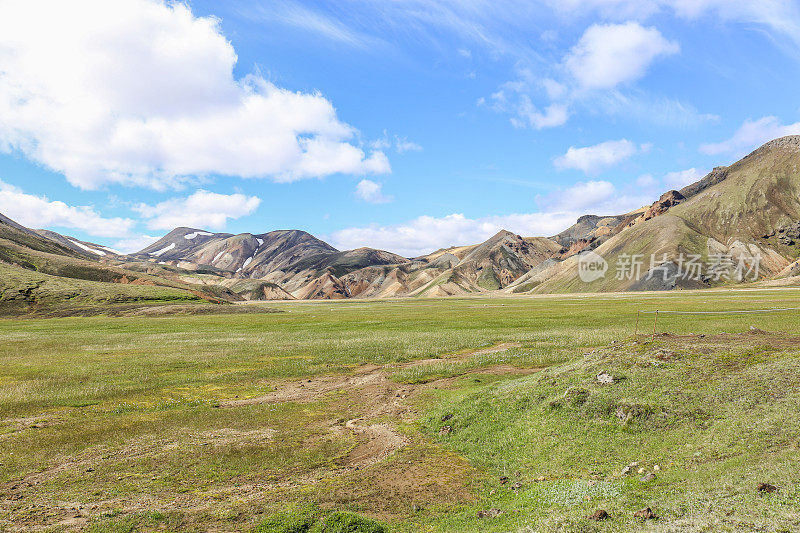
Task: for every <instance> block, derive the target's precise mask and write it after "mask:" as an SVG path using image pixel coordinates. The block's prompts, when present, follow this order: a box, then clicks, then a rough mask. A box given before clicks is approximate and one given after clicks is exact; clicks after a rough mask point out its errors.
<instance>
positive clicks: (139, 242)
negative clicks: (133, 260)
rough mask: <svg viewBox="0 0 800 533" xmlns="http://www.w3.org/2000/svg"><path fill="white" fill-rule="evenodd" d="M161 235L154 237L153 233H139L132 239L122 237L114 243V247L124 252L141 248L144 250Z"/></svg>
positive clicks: (127, 252)
mask: <svg viewBox="0 0 800 533" xmlns="http://www.w3.org/2000/svg"><path fill="white" fill-rule="evenodd" d="M160 238H161V237H154V236H152V235H137V236H135V237H131V238H130V239H121V240H118V241H116V242H115V243H114V244H113V248H115V249H116V250H119V251H120V252H122V253H124V254H132V253H135V252H138V251H139V250H144V249H145V248H147V247H148V246H150V245H151V244H153V243H154V242H156V241H158V240H159V239H160Z"/></svg>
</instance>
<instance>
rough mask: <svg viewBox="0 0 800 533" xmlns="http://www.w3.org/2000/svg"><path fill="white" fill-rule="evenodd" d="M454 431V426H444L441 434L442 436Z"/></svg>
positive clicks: (440, 431)
mask: <svg viewBox="0 0 800 533" xmlns="http://www.w3.org/2000/svg"><path fill="white" fill-rule="evenodd" d="M452 432H453V427H452V426H442V429H440V430H439V436H440V437H442V436H445V435H449V434H450V433H452Z"/></svg>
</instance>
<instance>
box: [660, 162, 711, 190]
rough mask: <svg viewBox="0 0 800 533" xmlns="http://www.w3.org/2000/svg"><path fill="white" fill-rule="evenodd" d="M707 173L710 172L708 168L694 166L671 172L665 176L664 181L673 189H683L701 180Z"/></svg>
mask: <svg viewBox="0 0 800 533" xmlns="http://www.w3.org/2000/svg"><path fill="white" fill-rule="evenodd" d="M706 174H708V171H707V170H703V169H699V168H694V167H692V168H689V169H686V170H679V171H676V172H669V173H668V174H666V175H665V176H664V183H665V184H666V185H667V186H668V187H672V188H673V189H682V188H683V187H686V186H687V185H691V184H692V183H694V182H696V181H699V180H701V179H702V178H703V176H705V175H706Z"/></svg>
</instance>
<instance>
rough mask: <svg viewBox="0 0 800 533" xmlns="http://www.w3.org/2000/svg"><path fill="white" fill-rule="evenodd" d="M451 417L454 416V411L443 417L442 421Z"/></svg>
mask: <svg viewBox="0 0 800 533" xmlns="http://www.w3.org/2000/svg"><path fill="white" fill-rule="evenodd" d="M451 418H453V413H448V414H446V415H444V416H443V417H442V422H447V421H448V420H450V419H451Z"/></svg>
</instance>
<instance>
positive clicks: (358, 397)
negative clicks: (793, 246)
mask: <svg viewBox="0 0 800 533" xmlns="http://www.w3.org/2000/svg"><path fill="white" fill-rule="evenodd" d="M519 346H520V345H519V344H518V343H502V344H497V345H495V346H491V347H487V348H481V349H478V350H472V351H467V352H459V353H457V354H452V355H448V356H446V357H445V358H443V359H425V360H417V361H413V362H410V363H405V364H402V365H387V366H379V365H364V366H361V367H358V368H356V369H355V370H354V371H353V373H351V374H348V375H328V376H320V377H314V378H307V379H303V380H296V381H292V382H281V383H280V384H279V386H278V388H277V389H276V390H274V391H272V392H270V393H268V394H265V395H262V396H257V397H253V398H243V399H229V400H223V401H221V402H219V404H218V407H219V408H221V409H237V408H246V407H248V406H255V405H263V404H278V403H286V402H297V403H308V402H314V401H319V400H323V399H325V398H326V397H331V396H330V395H332V394H336V393H341V394H344V395H346V396H347V397H349V398H352V401H353V402H354V403H353V405H358V406H359V407H360V408H361V409H363V407H364V406H366V409H363V410H360V413H358V414H361V416H359V417H357V418H351V419H349V420H346V421H342V420H340V421H331V423H330V424H331V425H330V426H329V427H328V430H329V431H331V432H333V433H339V434H343V433H346V434H349V435H350V436H352V438H353V440H354V445H353V447H352V449H351V450H350V451H349V452H347V454H346V455H345V456H343V457H341V458H339V459H338V460H337V461H336V466H335V467H334V469H333V470H330V468H328V469H325V472H314V473H311V472H310V473H309V474H308V475H309V476H310V477H309V479H308V480H307V481H308V483H310V484H314V483H316V482H317V481H319V479H321V478H323V477H326V476H331V475H333V476H340V475H344V474H348V473H355V474H359V473H360V472H357V471H364V472H366V471H369V470H368V467H370V466H373V465H376V464H378V463H380V462H382V461H384V460H385V459H387V458H389V457H391V456H392V455H393V454H395V453H396V452H398V451H399V450H401V449H403V448H405V447H406V446H408V445H409V444H410V438H409V436H406V435H404V434H402V433H401V432H400V431H398V429H397V427H396V426H395V425H394V424H395V423H411V422H413V421H414V420H415V419H416V418H417V416H418V414H417V413H416V412H415V410H414V407H413V403H412V402H410V401H409V400H410V399H412V398H413V397H414V396H415V395H417V394H419V393H420V392H422V391H425V390H429V389H432V388H441V387H446V386H449V385H450V384H452V383H453V382H454V381H455V380H457V379H459V378H460V377H463V376H465V375H471V374H493V375H506V374H515V373H516V374H527V373H532V372H535V371H538V369H519V368H515V367H513V366H511V365H508V364H504V365H495V366H491V367H485V368H481V369H475V370H469V371H465V372H464V373H463V374H460V375H458V376H452V377H448V378H443V379H438V380H434V381H431V382H429V383H424V384H415V385H410V384H404V383H399V382H397V381H394V380H393V379H392V373H394V372H397V371H400V370H402V369H404V368H410V367H419V366H421V365H426V364H437V363H442V362H447V361H451V362H457V361H460V360H464V359H466V358H468V357H469V356H473V355H485V354H491V353H498V352H502V351H506V350H509V349H512V348H515V347H519ZM5 422H7V423H9V422H10V423H13V424H12V425H13V426H15V427H17V426H19V429H24V428H38V427H46V426H48V425H51V424H58V423H61V421H60V420H57V419H56V418H53V417H46V416H41V417H31V418H24V419H16V420H13V421H11V420H6V421H5ZM274 435H275V432H274V430H272V429H270V428H261V429H258V430H253V431H240V430H235V429H231V428H222V429H217V430H213V431H207V432H202V433H186V434H180V435H175V436H174V437H171V438H167V439H164V438H157V439H156V438H148V437H142V438H137V439H135V440H133V441H129V442H127V443H125V444H124V445H123V446H118V447H108V446H95V447H92V448H91V449H88V450H86V451H85V452H84V453H80V454H76V455H70V456H65V457H62V458H60V459H56V460H54V461H53V463H52V466H50V467H48V468H45V469H43V470H42V471H39V472H35V473H31V474H29V475H27V476H25V477H23V478H22V479H19V480H17V481H15V482H11V483H3V484H0V511H2V510H3V509H11V508H14V507H15V506H16V505H17V502H18V501H19V500H20V499H22V498H23V497H25V498H26V499H27V498H28V495H30V494H31V493H35V491H36V486H37V485H39V484H41V483H43V482H45V481H46V480H47V479H49V478H52V477H53V476H57V475H60V474H62V473H65V472H68V471H71V472H93V471H94V469H95V468H101V467H102V465H103V463H105V462H106V461H108V460H122V459H125V460H131V459H134V460H137V459H138V460H140V459H152V458H158V457H162V456H166V455H169V454H171V453H173V452H174V451H175V450H176V449H178V448H179V447H181V446H184V447H185V446H186V445H187V444H188V445H192V446H211V447H216V446H220V447H222V446H228V445H253V444H258V443H265V442H267V441H269V440H271V439H273V438H274ZM365 469H366V470H365ZM389 470H391V469H389ZM87 475H89V474H87ZM382 475H383V476H384V477H386V476H394V478H396V479H394V478H393V479H392V482H393V483H394V485H393V486H396V487H399V486H403V484H404V483H411V482H412V481H413V480H411V481H409V479H407V478H408V476H407V473H404V471H399V472H394V473H388V472H387V473H384V474H382ZM124 478H125V475H123V476H122V477H120V478H119V480H122V479H124ZM384 481H385V480H384ZM299 482H300V481H298V480H295V482H293V483H292V484H291V485H292V486H295V485H296V483H299ZM275 487H276V484H275V483H271V484H266V485H254V486H250V487H248V486H246V485H236V486H235V487H228V488H225V489H223V490H233V491H235V493H236V495H237V497H238V498H239V499H241V500H253V501H256V500H258V498H260V497H261V495H262V494H264V493H269V491H271V490H274V489H275ZM3 500H5V501H3ZM145 503H146V502H145ZM145 503H142V505H138V504H136V505H134V504H133V502H119V501H114V500H109V501H96V502H94V503H93V504H91V505H90V506H89V507H88V508H87V507H84V506H83V505H81V504H80V503H78V502H50V503H49V504H48V505H47V508H48V512H49V513H53V514H52V515H51V516H50V518H49V519H48V520H47V522H49V524H50V525H51V526H52V525H57V526H59V527H62V528H64V529H66V530H72V529H80V528H82V527H85V526H86V524H87V523H88V519H89V516H92V515H94V514H96V513H97V512H99V510H100V509H105V508H107V507H113V508H117V507H120V506H122V507H124V508H125V512H126V513H127V512H137V511H138V510H144V509H147V506H146V505H145ZM150 503H151V504H152V505H155V504H156V502H155V500H154V501H153V502H150ZM143 505H144V507H143ZM159 505H160V508H164V509H171V508H174V509H176V510H182V511H189V510H191V509H195V507H196V508H197V510H199V511H207V509H205V506H206V504H201V502H199V501H196V500H192V499H191V498H190V497H189V496H181V497H180V498H179V499H176V500H175V501H174V502H172V503H170V504H169V505H165V504H164V502H161V503H160V504H159ZM198 505H200V507H197V506H198ZM28 525H32V523H29V524H28Z"/></svg>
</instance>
